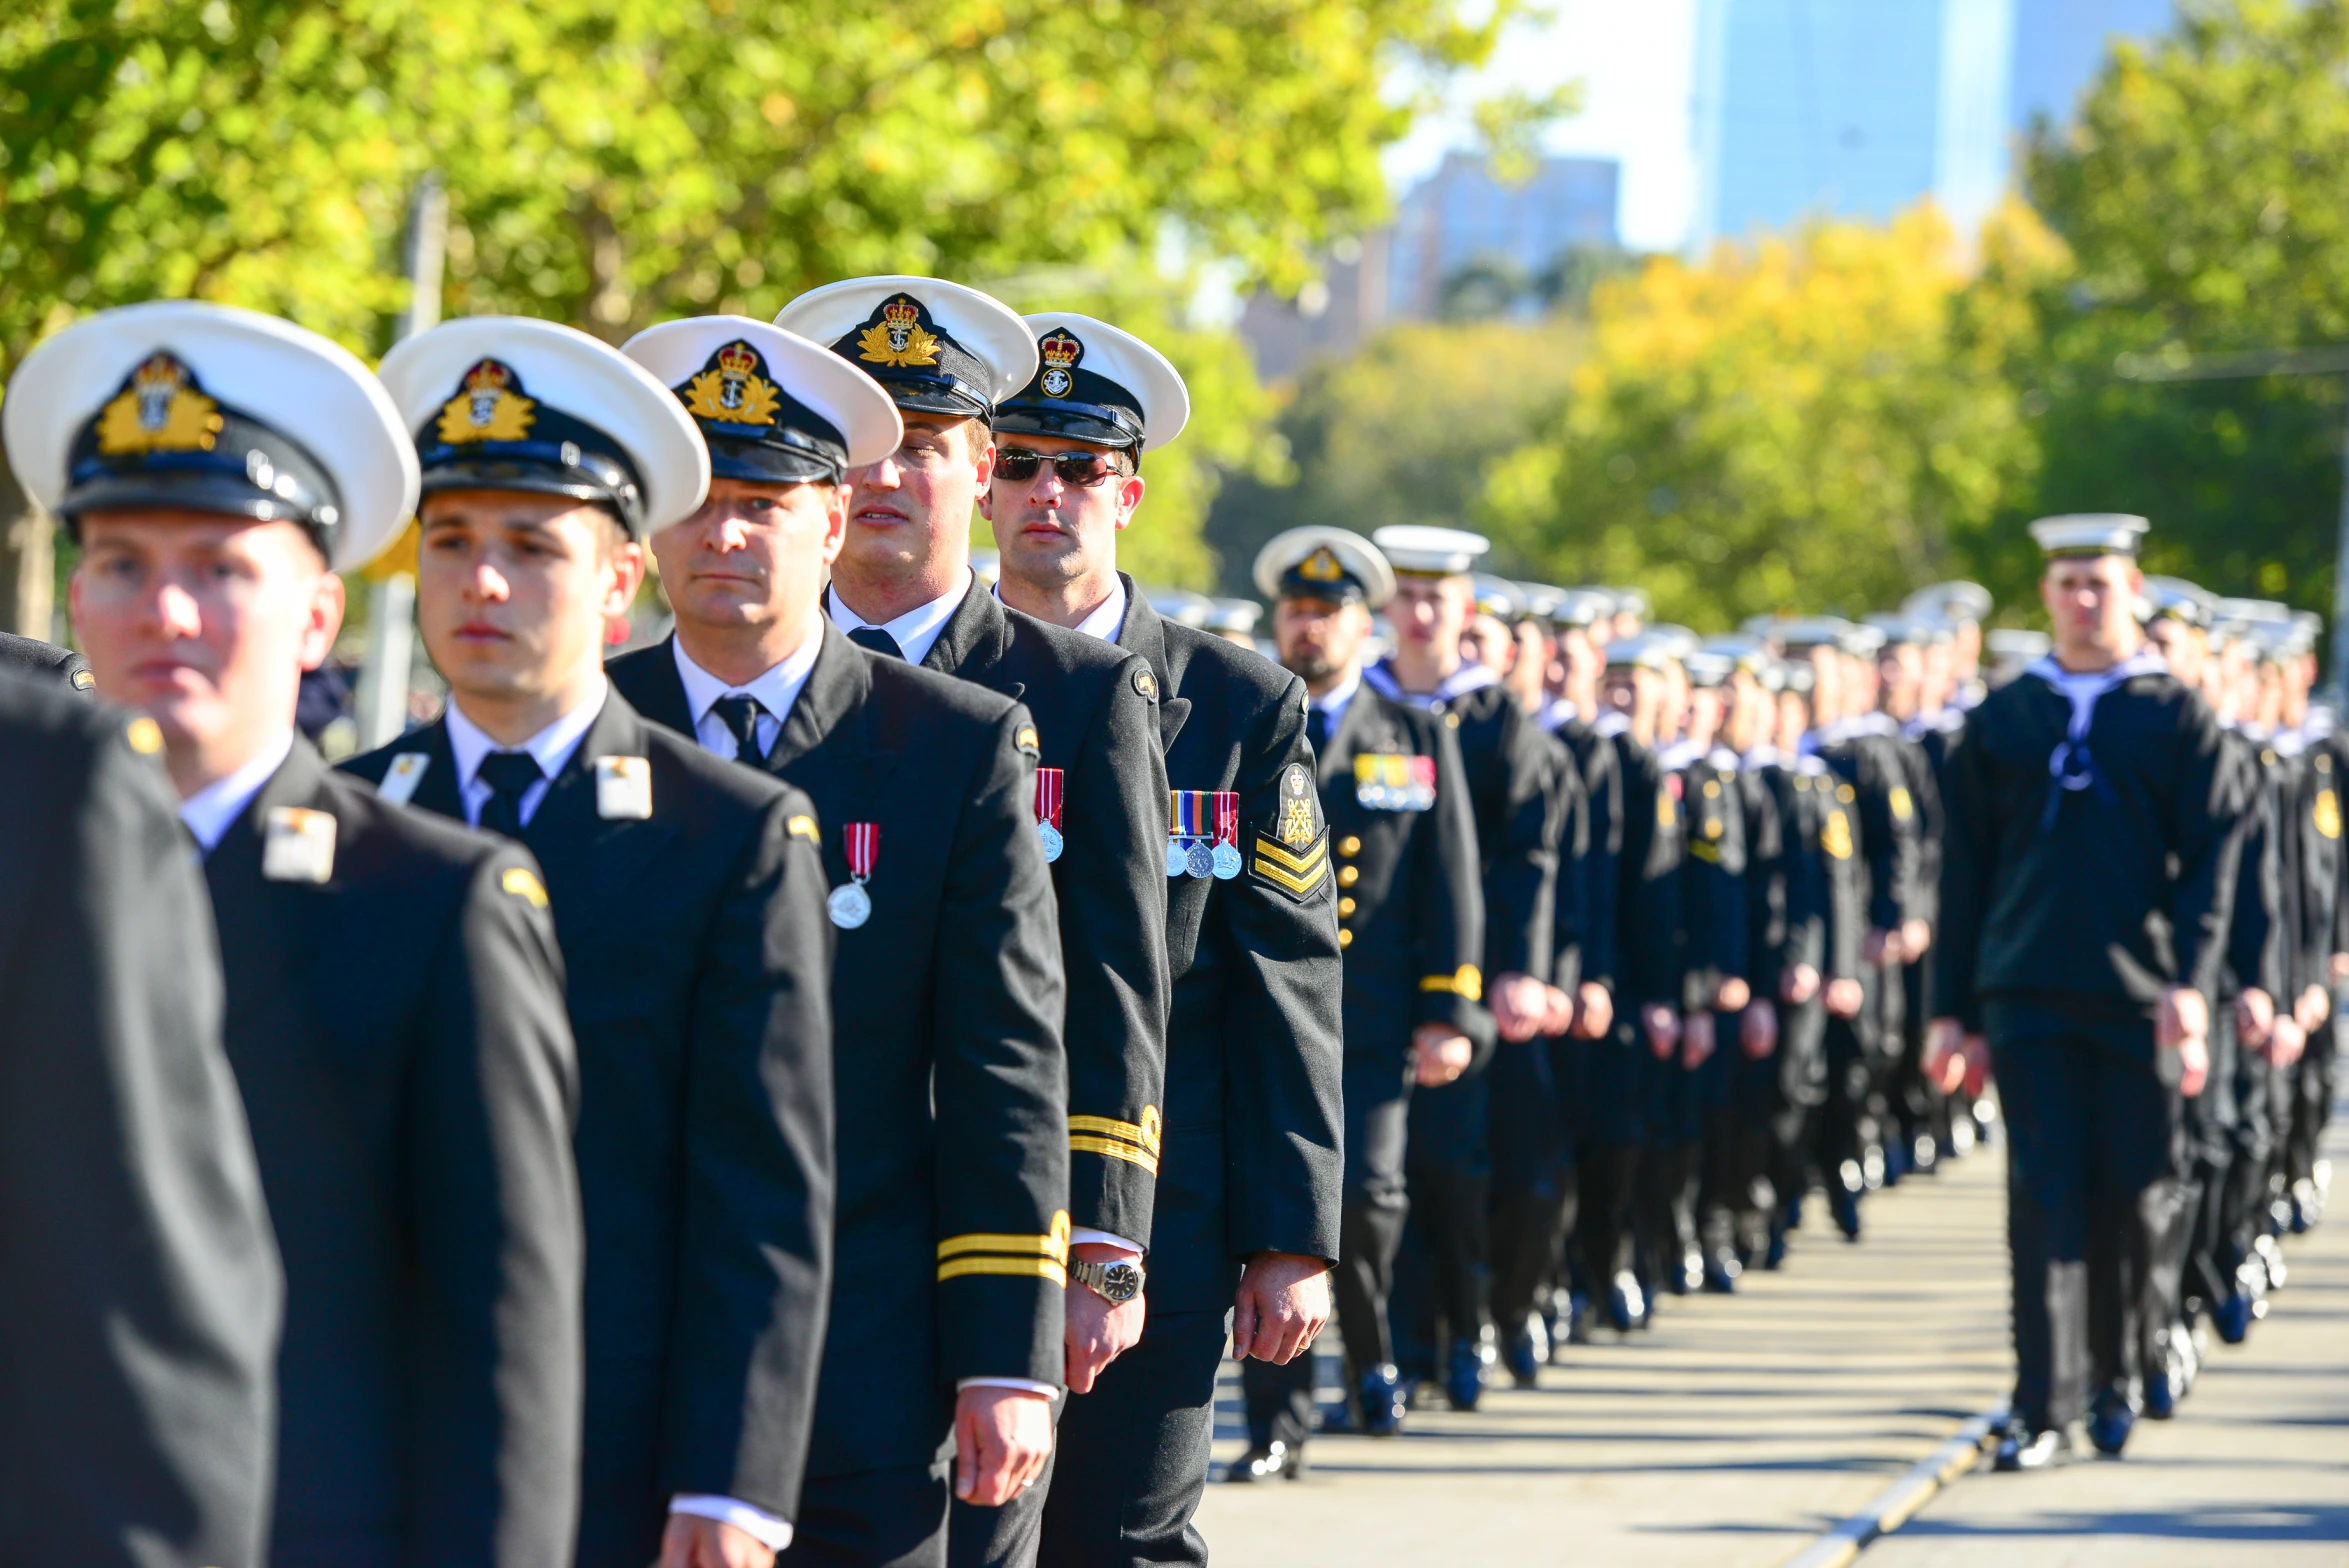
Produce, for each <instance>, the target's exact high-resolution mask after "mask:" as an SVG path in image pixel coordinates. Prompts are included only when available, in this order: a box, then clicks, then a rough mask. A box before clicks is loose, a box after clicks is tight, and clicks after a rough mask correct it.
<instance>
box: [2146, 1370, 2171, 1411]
mask: <svg viewBox="0 0 2349 1568" xmlns="http://www.w3.org/2000/svg"><path fill="white" fill-rule="evenodd" d="M2177 1413H2178V1385H2177V1380H2176V1378H2175V1377H2174V1375H2173V1374H2172V1373H2171V1371H2170V1369H2169V1368H2168V1367H2166V1366H2165V1367H2156V1368H2154V1369H2153V1370H2152V1371H2150V1372H2147V1373H2146V1374H2145V1419H2146V1420H2148V1421H2167V1420H2168V1419H2169V1418H2170V1417H2172V1416H2174V1415H2176V1414H2177Z"/></svg>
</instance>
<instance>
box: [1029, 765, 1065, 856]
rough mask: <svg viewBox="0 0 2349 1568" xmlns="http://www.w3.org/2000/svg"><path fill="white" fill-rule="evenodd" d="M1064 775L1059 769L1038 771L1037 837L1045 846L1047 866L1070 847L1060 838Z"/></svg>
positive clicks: (1040, 769)
mask: <svg viewBox="0 0 2349 1568" xmlns="http://www.w3.org/2000/svg"><path fill="white" fill-rule="evenodd" d="M1063 780H1064V775H1063V774H1062V772H1061V770H1060V769H1058V768H1038V769H1037V770H1036V837H1037V839H1038V840H1039V841H1040V842H1041V843H1042V844H1043V846H1044V861H1045V863H1046V864H1047V865H1049V864H1051V863H1052V862H1053V861H1055V860H1058V859H1059V858H1060V852H1061V851H1062V850H1063V849H1066V848H1067V847H1068V844H1067V841H1066V840H1065V839H1063V838H1062V837H1061V836H1060V803H1061V788H1062V784H1063Z"/></svg>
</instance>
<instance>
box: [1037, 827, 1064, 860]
mask: <svg viewBox="0 0 2349 1568" xmlns="http://www.w3.org/2000/svg"><path fill="white" fill-rule="evenodd" d="M1036 837H1037V838H1038V839H1039V840H1041V841H1042V843H1043V845H1044V861H1045V864H1047V865H1049V864H1051V863H1052V862H1053V861H1055V860H1058V859H1059V858H1060V852H1061V850H1063V849H1064V848H1066V847H1067V846H1066V845H1064V844H1063V843H1062V842H1061V839H1060V829H1058V828H1056V827H1054V826H1053V825H1052V824H1051V823H1049V822H1039V823H1037V824H1036Z"/></svg>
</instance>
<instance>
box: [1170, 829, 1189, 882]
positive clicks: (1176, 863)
mask: <svg viewBox="0 0 2349 1568" xmlns="http://www.w3.org/2000/svg"><path fill="white" fill-rule="evenodd" d="M1190 864H1191V857H1190V856H1189V855H1188V854H1187V853H1185V852H1184V849H1183V841H1182V840H1181V839H1179V838H1170V839H1168V840H1167V841H1166V874H1167V875H1168V876H1170V877H1179V876H1181V875H1182V874H1183V872H1184V871H1185V870H1187V869H1189V867H1190Z"/></svg>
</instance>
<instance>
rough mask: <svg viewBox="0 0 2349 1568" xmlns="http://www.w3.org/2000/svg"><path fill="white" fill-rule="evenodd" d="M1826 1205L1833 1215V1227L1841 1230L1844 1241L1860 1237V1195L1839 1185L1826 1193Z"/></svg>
mask: <svg viewBox="0 0 2349 1568" xmlns="http://www.w3.org/2000/svg"><path fill="white" fill-rule="evenodd" d="M1827 1207H1828V1209H1829V1210H1830V1211H1832V1212H1833V1214H1834V1215H1835V1228H1836V1229H1837V1230H1839V1231H1842V1232H1843V1239H1844V1240H1845V1241H1857V1240H1859V1239H1860V1195H1859V1194H1858V1193H1856V1192H1847V1191H1845V1190H1844V1189H1843V1188H1841V1187H1837V1188H1833V1189H1831V1190H1830V1191H1829V1192H1828V1194H1827Z"/></svg>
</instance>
